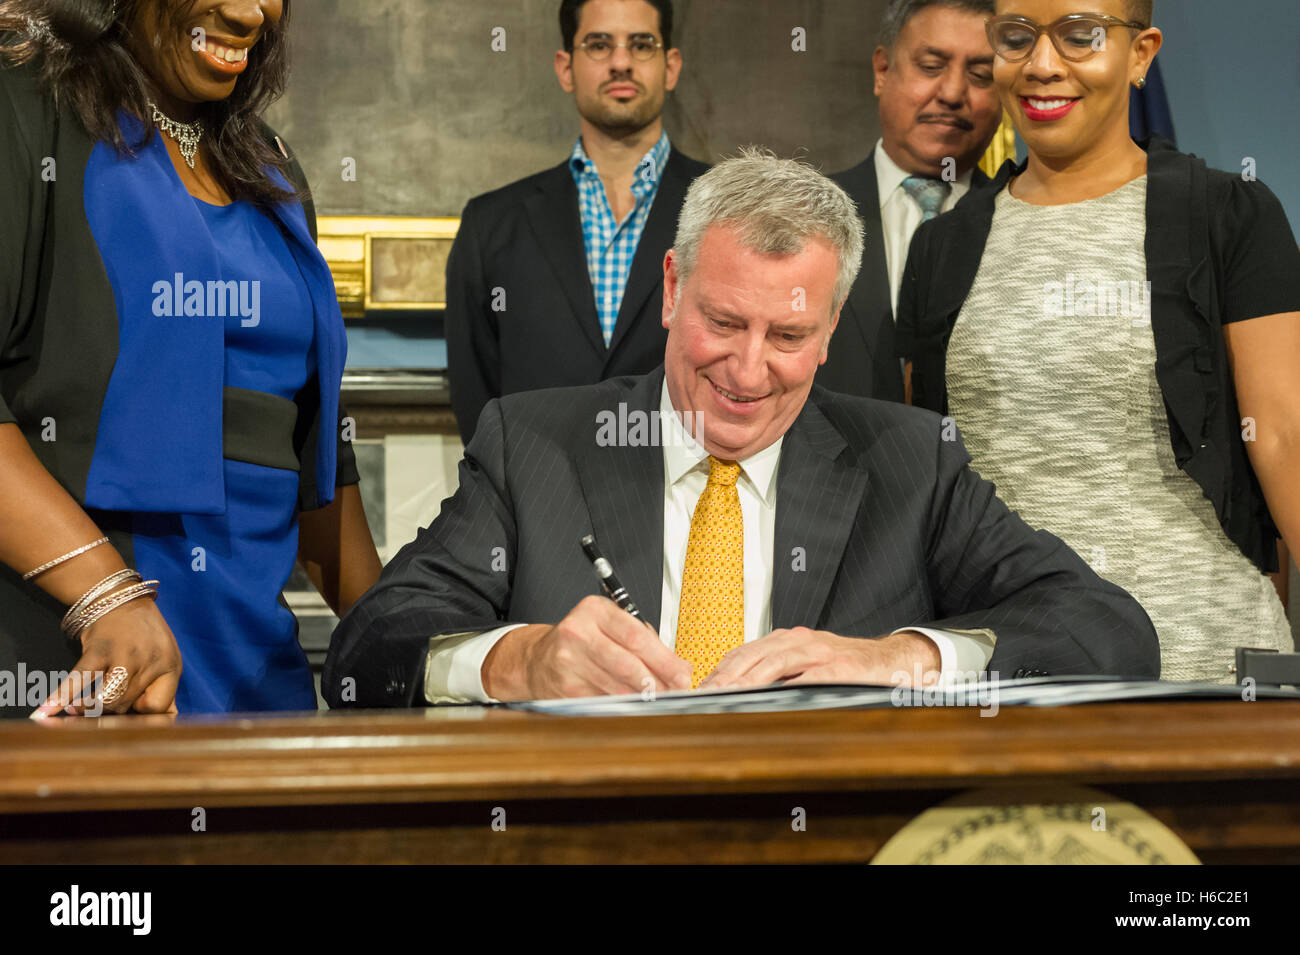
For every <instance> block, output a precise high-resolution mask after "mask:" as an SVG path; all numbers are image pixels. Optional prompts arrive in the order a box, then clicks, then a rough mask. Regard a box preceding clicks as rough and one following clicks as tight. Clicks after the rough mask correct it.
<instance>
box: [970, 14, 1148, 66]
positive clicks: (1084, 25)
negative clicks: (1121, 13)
mask: <svg viewBox="0 0 1300 955" xmlns="http://www.w3.org/2000/svg"><path fill="white" fill-rule="evenodd" d="M1111 27H1128V28H1129V29H1130V30H1145V29H1146V26H1145V25H1144V24H1141V23H1136V22H1134V21H1132V20H1121V19H1120V18H1119V17H1111V16H1106V15H1105V14H1101V13H1069V14H1066V15H1065V16H1063V17H1061V18H1060V19H1058V20H1053V21H1052V22H1051V23H1049V24H1048V25H1047V26H1039V25H1038V24H1037V23H1035V22H1034V21H1033V20H1030V19H1028V18H1027V17H1020V16H1015V15H1013V14H1008V15H1003V16H1000V17H993V18H992V19H991V20H988V21H986V22H985V24H984V30H985V32H986V33H987V34H988V37H989V45H990V46H992V47H993V52H994V53H996V54H997V55H998V56H1000V57H1002V59H1004V60H1006V61H1007V62H1008V63H1019V62H1020V61H1021V60H1027V59H1029V56H1030V54H1031V53H1033V52H1034V48H1035V47H1037V46H1038V38H1039V37H1040V36H1042V35H1043V34H1044V33H1046V34H1047V35H1048V36H1049V37H1051V39H1052V46H1054V47H1056V52H1057V53H1059V54H1061V56H1062V57H1063V58H1064V59H1067V60H1073V61H1074V62H1078V61H1079V60H1086V59H1088V57H1090V56H1093V55H1094V54H1096V53H1100V52H1101V51H1102V50H1104V49H1105V48H1106V31H1107V30H1109V29H1110V28H1111Z"/></svg>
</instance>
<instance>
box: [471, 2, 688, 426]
mask: <svg viewBox="0 0 1300 955" xmlns="http://www.w3.org/2000/svg"><path fill="white" fill-rule="evenodd" d="M672 22H673V6H672V0H563V2H562V3H561V4H560V34H561V38H562V40H563V43H564V48H563V49H562V50H559V51H557V52H556V54H555V75H556V77H557V78H558V79H559V82H560V87H561V88H562V89H563V90H564V91H565V92H566V93H572V94H573V99H574V103H575V105H576V106H577V108H578V115H579V118H580V126H581V135H580V136H579V137H578V140H577V142H576V143H574V146H573V152H572V153H571V155H570V156H569V158H568V159H566V160H565V161H564V162H563V163H561V164H560V165H558V166H556V167H554V168H552V169H548V170H546V171H545V172H541V173H538V174H536V175H533V176H529V177H527V178H526V179H521V180H519V181H518V182H514V183H511V184H510V185H508V186H505V187H503V188H501V189H497V190H496V191H494V192H489V193H487V194H485V195H482V196H478V197H476V198H474V199H471V200H470V202H469V204H468V205H467V206H466V207H465V212H464V214H463V215H462V217H461V225H460V231H459V233H458V234H457V236H456V242H455V244H454V245H453V247H452V251H451V256H450V258H449V259H448V261H447V311H446V333H447V360H448V373H449V375H450V378H451V404H452V410H453V411H454V412H455V414H456V422H457V424H458V425H459V428H460V434H461V438H462V439H463V440H464V441H465V443H466V444H468V443H469V441H470V439H471V438H472V437H473V436H474V428H475V425H476V424H477V422H478V416H479V412H480V411H482V410H483V406H484V405H485V404H487V403H488V401H490V400H491V399H493V398H496V397H500V396H502V395H508V394H511V393H513V392H517V391H529V390H532V389H535V388H547V387H552V386H556V385H579V384H591V383H594V382H597V381H600V380H602V379H604V378H610V377H614V376H617V375H628V374H640V373H643V372H646V371H649V370H650V369H651V368H654V367H655V366H656V365H657V364H659V362H660V361H661V360H662V359H663V352H664V341H665V337H664V330H663V329H662V328H661V327H660V326H659V321H658V317H659V309H660V303H661V302H662V295H663V280H662V275H661V272H660V265H661V263H662V262H663V257H664V253H665V252H666V251H667V249H668V247H669V245H671V244H672V237H673V227H674V225H675V223H676V220H677V212H678V210H679V209H680V208H681V204H682V200H683V198H684V197H685V195H686V189H687V187H688V186H690V184H691V182H692V180H694V179H695V177H696V176H698V175H700V173H702V172H704V171H705V169H707V168H708V167H707V166H706V165H705V164H703V163H699V162H696V161H695V160H693V159H690V158H688V157H687V156H684V155H682V154H681V153H679V152H677V151H676V150H675V149H673V148H672V146H671V145H670V143H669V142H668V135H667V133H665V132H664V129H663V122H662V119H661V115H662V113H663V106H664V98H665V95H666V94H667V92H668V91H669V90H672V89H673V88H675V87H676V86H677V79H678V76H679V75H680V73H681V68H682V56H681V52H680V51H678V50H676V49H674V48H673V46H672Z"/></svg>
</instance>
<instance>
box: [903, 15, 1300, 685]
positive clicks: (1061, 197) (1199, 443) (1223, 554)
mask: <svg viewBox="0 0 1300 955" xmlns="http://www.w3.org/2000/svg"><path fill="white" fill-rule="evenodd" d="M1151 8H1152V4H1151V2H1150V0H1147V2H1142V0H1087V2H1080V0H999V2H998V4H997V16H995V17H993V18H992V19H991V20H990V21H989V22H988V28H987V29H988V35H989V41H990V43H991V44H992V46H993V49H994V53H995V61H994V82H995V83H996V84H997V87H998V90H999V93H1000V95H1001V98H1002V102H1003V105H1004V107H1005V109H1006V110H1007V112H1008V113H1009V114H1010V115H1011V116H1012V118H1013V120H1014V122H1015V125H1016V129H1017V131H1018V132H1019V133H1020V135H1021V137H1022V138H1023V140H1024V142H1025V144H1026V145H1027V147H1028V153H1029V155H1028V158H1027V160H1026V162H1025V163H1024V164H1022V165H1021V166H1020V167H1019V168H1012V166H1011V165H1010V164H1008V165H1007V167H1005V168H1004V170H1003V172H1002V174H1001V175H1000V176H999V177H998V179H997V180H996V181H995V184H994V188H991V189H989V190H988V191H987V192H986V193H985V194H984V195H982V196H978V197H972V199H971V201H969V202H966V203H963V204H962V206H961V207H959V208H958V209H956V210H954V211H953V212H952V213H950V214H949V215H946V216H941V217H940V218H938V219H936V220H934V221H932V222H930V223H927V224H925V225H923V226H922V227H921V229H920V230H919V231H918V232H917V234H916V237H915V239H914V240H913V243H912V247H911V250H910V254H909V259H908V264H907V267H906V272H905V275H904V279H903V285H902V289H901V292H900V303H899V340H900V350H901V352H902V354H903V356H904V357H905V358H906V359H907V360H908V361H909V370H910V376H911V381H910V384H911V393H912V401H913V403H915V404H918V405H921V406H923V407H927V408H930V409H932V410H935V411H939V412H941V413H943V414H945V415H950V416H951V417H952V419H953V420H954V421H955V423H956V425H957V426H958V427H959V428H960V430H961V433H962V435H963V437H964V439H965V442H966V445H967V448H968V450H969V452H970V454H971V457H972V459H973V463H974V466H975V467H976V469H977V470H978V471H980V473H981V474H982V475H983V476H984V477H986V478H988V479H990V480H992V481H994V482H995V483H996V484H997V486H998V491H999V493H1000V494H1001V495H1002V496H1003V497H1004V499H1005V500H1006V501H1007V503H1008V504H1009V505H1010V506H1011V507H1013V508H1015V509H1017V510H1018V511H1019V512H1020V513H1021V515H1022V516H1023V517H1025V519H1026V520H1028V521H1029V522H1030V523H1031V524H1034V525H1036V526H1039V527H1043V528H1045V529H1047V530H1049V531H1052V532H1054V533H1056V534H1057V535H1059V536H1060V537H1061V538H1063V539H1064V540H1065V541H1066V542H1067V543H1068V544H1070V545H1071V546H1072V547H1073V548H1074V549H1075V550H1076V551H1078V552H1079V553H1080V554H1081V555H1082V556H1083V557H1084V558H1085V559H1087V560H1089V561H1090V562H1091V563H1092V565H1093V567H1094V569H1095V570H1097V571H1098V572H1099V573H1100V574H1101V575H1103V576H1105V577H1107V578H1108V579H1110V580H1111V581H1113V582H1114V583H1117V584H1119V585H1120V586H1123V587H1125V588H1126V589H1127V590H1128V591H1129V592H1130V593H1132V594H1133V595H1134V596H1135V597H1137V599H1138V600H1139V601H1140V602H1141V603H1142V605H1143V606H1144V607H1145V609H1146V610H1147V613H1148V614H1149V615H1150V617H1151V620H1152V622H1153V623H1154V624H1155V627H1156V630H1157V632H1158V633H1159V636H1160V645H1161V657H1162V676H1163V677H1164V678H1165V679H1171V680H1211V681H1231V680H1232V673H1231V667H1232V664H1233V659H1234V648H1235V647H1238V646H1248V647H1262V648H1268V649H1274V650H1280V651H1288V650H1291V649H1292V648H1293V643H1292V639H1291V634H1290V627H1289V625H1288V622H1287V619H1286V614H1285V611H1284V609H1283V607H1282V604H1281V602H1280V601H1279V599H1278V595H1277V593H1276V591H1275V589H1274V587H1273V585H1272V582H1271V580H1270V579H1269V577H1268V576H1266V574H1267V573H1269V572H1272V571H1274V570H1276V569H1277V565H1278V559H1277V558H1278V553H1277V538H1278V536H1279V531H1280V536H1281V537H1282V539H1283V540H1284V541H1285V542H1286V543H1287V544H1288V546H1289V548H1290V549H1291V551H1292V552H1293V553H1295V552H1300V481H1297V479H1296V475H1297V474H1300V373H1298V372H1300V367H1297V365H1298V363H1300V252H1298V251H1297V249H1296V244H1295V237H1294V235H1293V234H1292V231H1291V228H1290V226H1289V224H1288V223H1287V220H1286V216H1285V214H1284V213H1283V211H1282V208H1281V206H1280V204H1279V203H1278V201H1277V199H1276V198H1275V197H1274V196H1273V194H1272V193H1271V192H1270V191H1269V190H1268V189H1267V188H1266V187H1265V186H1264V185H1263V184H1262V183H1260V182H1257V181H1254V180H1253V177H1251V176H1249V175H1241V174H1236V175H1234V174H1229V173H1225V172H1218V171H1216V170H1210V169H1207V168H1206V166H1205V163H1204V162H1203V161H1201V160H1199V159H1196V158H1194V157H1192V156H1189V155H1185V154H1183V153H1180V152H1178V151H1176V150H1174V149H1173V148H1172V147H1171V146H1169V144H1167V143H1164V142H1163V141H1153V142H1152V143H1151V144H1149V146H1148V147H1147V148H1146V149H1144V148H1143V147H1141V146H1139V145H1138V144H1136V143H1134V142H1133V140H1132V139H1131V138H1130V135H1129V90H1130V89H1131V88H1133V87H1136V88H1138V89H1141V88H1142V87H1143V86H1144V85H1145V77H1146V73H1147V70H1148V69H1149V68H1150V66H1151V62H1152V59H1153V58H1154V57H1155V55H1156V52H1157V51H1158V50H1159V49H1160V46H1161V42H1162V37H1161V33H1160V31H1159V30H1157V29H1154V28H1152V27H1151V13H1152V10H1151Z"/></svg>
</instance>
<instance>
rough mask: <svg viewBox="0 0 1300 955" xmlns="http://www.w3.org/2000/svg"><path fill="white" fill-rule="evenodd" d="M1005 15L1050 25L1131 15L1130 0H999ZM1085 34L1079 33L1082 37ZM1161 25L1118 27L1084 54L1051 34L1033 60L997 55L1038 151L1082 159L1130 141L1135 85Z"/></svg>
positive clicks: (1011, 99)
mask: <svg viewBox="0 0 1300 955" xmlns="http://www.w3.org/2000/svg"><path fill="white" fill-rule="evenodd" d="M997 11H998V14H999V15H1003V14H1013V15H1017V16H1022V17H1027V18H1028V19H1030V20H1032V21H1034V22H1035V23H1037V24H1038V25H1040V26H1046V25H1048V24H1049V23H1052V22H1053V21H1055V20H1056V19H1058V18H1059V17H1062V16H1065V15H1066V14H1070V13H1099V14H1106V15H1109V16H1113V17H1118V18H1119V19H1121V20H1127V19H1128V10H1127V5H1126V4H1125V3H1124V0H1001V2H999V3H998V5H997ZM1082 40H1083V38H1082V37H1080V38H1079V39H1078V42H1079V43H1082ZM1160 41H1161V36H1160V31H1159V30H1155V29H1149V30H1143V31H1140V32H1139V31H1137V30H1131V29H1129V28H1127V27H1121V26H1112V27H1110V28H1109V29H1107V30H1106V31H1105V37H1104V43H1098V45H1099V46H1100V49H1099V50H1098V51H1097V52H1095V53H1092V55H1091V56H1089V57H1088V58H1087V59H1084V60H1067V59H1065V58H1064V57H1062V56H1061V55H1060V53H1059V52H1058V51H1057V49H1056V47H1055V46H1054V45H1053V44H1052V40H1051V38H1050V37H1049V36H1047V35H1046V34H1044V35H1042V36H1040V37H1039V38H1038V41H1037V43H1036V45H1035V46H1034V48H1033V52H1032V53H1030V55H1029V57H1028V59H1025V60H1021V61H1019V62H1008V61H1006V60H1004V59H1003V58H1002V57H997V58H996V59H995V60H994V64H993V75H994V80H995V81H996V83H997V86H998V92H999V94H1000V96H1001V98H1002V104H1003V106H1004V107H1005V109H1006V110H1007V112H1008V113H1010V114H1011V117H1012V119H1013V121H1014V122H1015V126H1016V130H1017V132H1019V133H1020V136H1021V138H1023V139H1024V141H1025V145H1026V146H1027V147H1028V148H1029V151H1030V152H1031V153H1033V154H1034V155H1035V156H1037V157H1039V158H1041V159H1046V160H1051V161H1058V162H1059V161H1068V160H1074V159H1077V158H1079V157H1080V156H1081V155H1083V154H1085V153H1087V152H1088V151H1090V150H1098V151H1101V150H1108V149H1112V148H1114V147H1115V146H1116V145H1117V144H1121V145H1122V144H1125V143H1126V142H1127V141H1128V140H1129V86H1130V84H1131V83H1133V82H1135V81H1136V80H1137V79H1138V78H1139V77H1143V76H1146V74H1147V70H1148V69H1150V66H1151V60H1152V58H1154V56H1155V54H1156V51H1157V50H1158V49H1159V48H1160Z"/></svg>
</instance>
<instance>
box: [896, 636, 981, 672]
mask: <svg viewBox="0 0 1300 955" xmlns="http://www.w3.org/2000/svg"><path fill="white" fill-rule="evenodd" d="M907 631H911V632H913V633H920V634H924V635H925V636H927V637H929V638H930V640H931V642H933V643H934V645H935V646H936V647H937V648H938V650H939V681H940V682H941V683H960V682H967V681H977V680H979V679H980V678H981V677H983V675H984V671H985V670H986V669H987V668H988V665H989V660H991V659H992V658H993V648H994V647H995V646H996V645H997V642H998V638H997V635H996V634H995V633H994V632H993V631H992V630H932V629H930V628H928V627H902V628H900V629H898V630H895V631H894V633H905V632H907ZM890 636H893V634H890Z"/></svg>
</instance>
